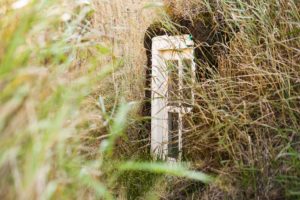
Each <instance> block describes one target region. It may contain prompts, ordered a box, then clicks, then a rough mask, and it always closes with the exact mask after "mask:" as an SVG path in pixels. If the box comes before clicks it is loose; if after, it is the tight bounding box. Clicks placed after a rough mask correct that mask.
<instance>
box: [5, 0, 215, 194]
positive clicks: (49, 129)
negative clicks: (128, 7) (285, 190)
mask: <svg viewBox="0 0 300 200" xmlns="http://www.w3.org/2000/svg"><path fill="white" fill-rule="evenodd" d="M94 12H95V10H94V8H93V6H92V5H91V4H90V3H89V2H88V1H74V2H72V3H70V2H68V1H55V0H53V1H27V0H19V1H16V2H15V1H9V0H8V1H1V6H0V15H1V20H0V38H1V45H0V89H1V94H0V105H1V106H0V113H1V114H0V132H1V135H0V137H1V138H0V174H1V181H0V198H1V199H86V198H88V199H115V198H119V199H120V198H122V197H123V196H124V198H126V197H125V194H122V191H121V188H120V185H119V184H118V182H116V181H117V180H119V177H121V176H122V175H123V174H126V173H128V172H130V171H142V172H143V171H144V172H145V173H153V174H161V176H164V175H168V176H180V177H187V178H192V179H196V180H198V181H204V182H210V181H211V180H212V179H211V178H210V177H209V176H207V175H204V174H201V173H198V172H194V171H188V170H187V168H185V167H182V166H180V165H174V166H169V165H167V164H163V163H150V162H132V161H129V158H128V159H123V160H121V159H118V157H115V153H114V152H115V146H116V143H117V141H118V139H119V137H121V136H122V135H123V132H124V130H125V129H126V126H127V124H128V122H129V121H128V120H127V118H128V114H129V113H130V112H132V109H133V108H134V107H135V103H126V102H125V101H124V100H123V101H122V100H121V95H120V96H116V97H115V98H114V99H113V101H114V102H115V103H114V105H113V106H111V105H112V104H110V102H108V103H107V99H106V101H105V98H103V96H101V95H97V103H96V104H94V105H93V106H87V105H88V104H90V101H89V100H90V99H91V98H92V97H91V96H92V95H91V94H92V93H93V91H95V90H96V86H97V85H99V84H101V83H102V82H103V81H105V80H108V79H109V78H110V77H112V76H114V72H115V71H117V70H118V68H121V67H122V65H123V64H122V63H124V61H122V59H120V58H115V57H114V52H112V51H111V48H112V47H111V46H109V45H107V43H106V40H104V39H103V40H100V39H99V40H95V39H92V38H93V36H95V35H93V33H95V32H96V30H95V29H93V25H92V24H91V21H92V18H93V17H94ZM96 33H97V32H96ZM112 58H113V59H112ZM107 89H108V88H106V89H104V90H107ZM90 107H96V108H95V109H91V108H90ZM110 108H111V109H110ZM133 110H134V109H133ZM91 118H92V119H91ZM95 118H96V120H95ZM94 121H97V123H98V125H99V127H98V128H99V129H98V131H99V132H101V135H97V134H96V133H93V131H91V130H93V126H94V125H95V124H93V122H94ZM140 195H144V194H140Z"/></svg>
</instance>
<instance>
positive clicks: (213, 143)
mask: <svg viewBox="0 0 300 200" xmlns="http://www.w3.org/2000/svg"><path fill="white" fill-rule="evenodd" d="M166 2H167V5H168V8H167V11H168V12H169V13H171V15H174V16H173V18H185V19H189V20H191V21H192V22H194V23H196V22H197V21H199V20H200V21H201V20H202V21H203V22H204V23H207V22H209V23H210V24H209V25H212V30H213V29H218V28H220V27H225V29H224V30H223V31H225V32H226V33H227V34H228V35H229V36H230V38H232V39H231V41H230V42H229V44H228V45H225V44H220V43H216V44H214V45H213V49H216V51H213V53H214V54H215V55H218V57H217V59H218V70H216V71H212V72H211V78H206V79H202V80H201V81H200V82H198V83H196V84H195V85H192V86H191V87H193V88H194V91H195V95H196V99H198V100H197V103H196V105H195V111H194V113H193V114H192V116H187V117H186V118H187V121H188V124H189V126H188V127H189V128H188V130H187V132H186V133H185V136H184V137H185V141H184V149H185V156H186V159H187V160H189V161H191V162H193V163H194V165H195V167H198V168H199V169H202V170H203V169H205V170H207V171H210V172H214V173H215V174H217V176H218V177H219V181H218V182H217V183H216V184H214V185H211V186H210V187H208V188H206V189H203V190H201V189H199V186H195V185H192V186H191V184H190V183H188V182H187V183H186V184H185V188H186V190H182V189H179V188H180V187H175V190H174V188H172V190H171V191H170V193H169V194H172V193H173V194H174V193H175V194H176V195H180V194H184V192H185V191H190V194H188V195H187V196H188V197H191V196H192V195H196V196H197V197H196V198H199V199H298V198H299V194H300V193H299V182H300V179H299V177H300V165H299V164H300V160H299V147H300V146H299V138H300V137H299V136H300V135H299V133H300V130H299V128H300V103H299V102H300V95H299V94H300V83H299V77H300V74H299V73H300V65H299V63H300V59H299V58H300V52H299V49H300V29H299V21H300V9H299V8H300V7H299V6H300V4H299V2H298V1H294V0H287V1H272V0H271V1H270V0H266V1H264V0H263V1H239V0H237V1H205V0H203V1H202V0H201V1H200V0H191V1H166ZM220 19H222V20H221V21H222V23H224V24H225V26H224V24H222V25H221V24H219V22H220ZM199 31H201V30H199ZM205 45H207V44H205V43H203V42H202V43H200V48H202V47H204V46H205ZM220 46H221V47H222V48H221V49H224V52H223V53H222V52H221V53H220V52H218V51H217V50H219V49H220ZM200 63H201V62H200ZM210 67H211V66H209V65H208V64H205V63H202V64H201V65H200V70H201V71H205V69H207V68H210ZM182 184H183V185H184V183H182ZM179 185H180V184H177V186H179ZM175 186H176V184H175ZM176 188H177V189H178V191H177V192H178V193H176ZM181 188H182V186H181ZM183 188H184V186H183ZM191 188H192V191H193V192H191V190H190V189H191ZM180 190H181V192H180ZM176 195H175V196H171V197H172V198H175V197H176ZM194 197H195V196H194Z"/></svg>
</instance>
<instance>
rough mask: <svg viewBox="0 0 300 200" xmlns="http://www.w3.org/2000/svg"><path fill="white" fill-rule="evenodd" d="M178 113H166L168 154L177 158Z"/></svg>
mask: <svg viewBox="0 0 300 200" xmlns="http://www.w3.org/2000/svg"><path fill="white" fill-rule="evenodd" d="M178 120H179V115H178V113H173V112H169V113H168V127H169V132H168V156H169V157H172V158H177V157H178V153H179V122H178Z"/></svg>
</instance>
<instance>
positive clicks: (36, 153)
mask: <svg viewBox="0 0 300 200" xmlns="http://www.w3.org/2000/svg"><path fill="white" fill-rule="evenodd" d="M164 3H165V7H164V8H163V9H162V3H161V2H150V3H149V2H148V3H147V4H146V1H145V2H144V1H142V2H140V1H119V0H112V1H110V2H108V1H102V0H94V1H93V2H89V1H75V2H68V1H61V0H53V1H27V0H19V1H11V0H1V5H0V38H1V41H0V91H1V93H0V134H1V135H0V176H1V180H0V198H1V199H160V198H166V199H299V198H300V190H299V188H300V153H299V151H300V144H299V140H300V130H299V129H300V95H299V94H300V76H299V75H300V74H299V73H300V65H299V63H300V51H299V49H300V25H299V22H300V2H298V1H297V0H285V1H276V0H254V1H240V0H230V1H229V0H219V1H213V0H212V1H208V0H189V1H186V0H174V1H173V0H166V1H165V2H164ZM154 8H159V10H158V12H157V13H155V12H154V11H153V9H154ZM153 16H156V17H153ZM178 19H185V20H189V21H191V22H192V23H193V22H194V23H196V22H197V21H201V22H202V23H203V24H204V26H209V27H210V29H211V30H222V31H223V32H224V33H226V35H227V36H228V38H230V41H229V42H228V43H222V42H219V43H214V44H209V43H205V42H201V41H198V43H197V44H199V46H198V48H199V49H205V48H206V47H207V46H209V45H211V49H212V51H211V53H212V54H214V56H215V55H217V56H215V57H216V61H217V62H216V63H217V66H218V68H217V69H215V67H216V66H213V67H212V65H211V64H209V63H207V62H203V61H198V63H199V69H200V71H201V72H202V75H203V74H204V75H203V76H202V77H200V78H199V80H198V82H197V83H195V84H194V85H191V87H192V88H193V90H194V91H195V95H196V99H197V101H196V105H195V106H194V112H193V115H192V116H187V117H186V120H187V121H188V124H189V126H188V130H187V132H186V133H185V141H184V149H185V159H186V160H187V161H188V162H189V163H190V165H191V167H192V168H194V169H197V170H199V171H204V172H206V173H208V174H213V175H214V177H216V181H214V182H212V183H211V184H209V185H205V184H203V183H202V182H205V183H207V182H211V181H212V178H211V177H209V176H206V175H204V174H202V173H200V172H194V171H188V170H186V167H182V166H181V165H172V166H170V165H169V164H166V163H156V162H152V161H151V158H150V157H149V155H147V153H148V151H147V148H148V147H149V142H150V141H149V140H147V139H146V140H140V134H142V133H145V134H147V129H146V128H145V127H144V124H143V123H144V121H145V120H147V119H144V118H142V117H141V116H140V115H139V113H140V110H141V107H140V106H139V105H140V102H142V101H143V100H144V86H145V85H144V82H145V78H144V77H145V76H144V72H145V65H146V55H145V51H144V49H143V37H144V33H145V31H146V29H147V27H148V26H149V25H150V24H151V23H152V22H154V21H158V22H159V24H163V28H164V29H165V30H166V31H167V32H172V33H173V34H177V33H178V32H177V30H176V29H178V27H179V26H178V24H176V23H177V22H178ZM195 30H196V31H197V29H195ZM198 31H199V33H200V32H201V30H198ZM196 42H197V41H196ZM207 72H209V76H206V75H205V73H207ZM126 102H131V103H126ZM123 133H126V134H123ZM175 177H177V178H175ZM186 178H189V179H196V180H187V179H186ZM199 181H200V182H199Z"/></svg>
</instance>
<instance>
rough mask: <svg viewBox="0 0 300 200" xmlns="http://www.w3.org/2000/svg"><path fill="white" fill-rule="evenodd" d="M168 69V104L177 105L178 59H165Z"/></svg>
mask: <svg viewBox="0 0 300 200" xmlns="http://www.w3.org/2000/svg"><path fill="white" fill-rule="evenodd" d="M166 65H167V70H168V105H177V103H178V102H177V100H178V98H179V67H178V60H168V61H166Z"/></svg>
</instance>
